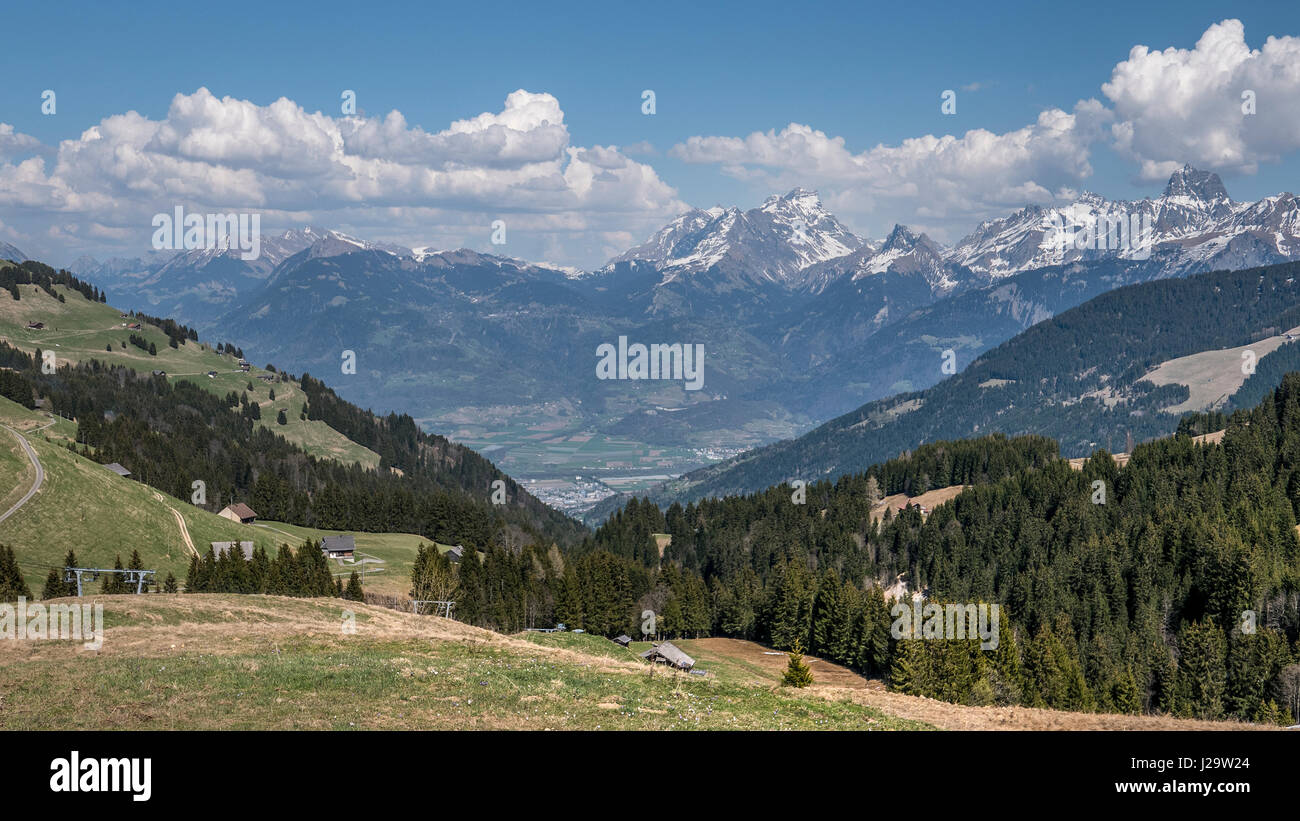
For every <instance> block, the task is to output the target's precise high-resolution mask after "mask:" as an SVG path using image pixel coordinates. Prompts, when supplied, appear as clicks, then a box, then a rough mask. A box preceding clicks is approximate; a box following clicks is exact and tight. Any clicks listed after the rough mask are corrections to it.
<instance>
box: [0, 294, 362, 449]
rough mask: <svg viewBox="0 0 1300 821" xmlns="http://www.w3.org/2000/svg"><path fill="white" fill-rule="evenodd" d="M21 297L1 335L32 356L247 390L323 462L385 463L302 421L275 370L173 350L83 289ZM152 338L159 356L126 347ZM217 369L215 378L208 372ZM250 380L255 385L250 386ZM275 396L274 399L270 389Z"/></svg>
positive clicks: (218, 390) (297, 396) (269, 419)
mask: <svg viewBox="0 0 1300 821" xmlns="http://www.w3.org/2000/svg"><path fill="white" fill-rule="evenodd" d="M18 288H19V293H20V294H21V299H18V300H14V299H11V298H9V297H8V296H6V295H0V340H4V341H6V342H8V343H9V344H10V345H13V346H15V347H17V348H21V349H23V350H24V351H26V352H27V353H34V352H35V350H36V349H38V348H39V349H41V350H45V351H54V353H55V356H56V360H57V362H58V363H59V364H64V363H67V362H88V361H90V360H91V359H98V360H99V361H100V362H106V363H109V364H113V365H125V366H127V367H130V368H133V369H135V371H136V372H137V373H142V374H149V373H150V372H152V371H155V370H161V371H166V372H167V378H168V379H170V380H172V381H173V382H177V381H188V382H193V383H195V384H196V385H198V386H200V387H202V388H203V389H204V390H207V391H209V392H211V393H214V394H217V395H218V396H225V395H226V394H227V393H229V392H231V391H234V392H235V393H237V394H238V393H245V392H246V393H247V394H248V398H249V401H250V402H253V401H255V402H257V403H258V406H259V408H260V409H261V412H262V418H261V420H259V422H258V424H259V425H260V426H262V427H265V428H269V429H271V430H273V431H274V432H275V433H277V434H279V435H281V436H283V437H284V438H285V439H287V440H288V441H290V442H292V443H294V444H296V445H298V446H299V447H301V448H302V449H303V450H305V451H307V452H308V453H310V454H312V455H313V456H316V457H318V458H323V459H333V460H335V461H339V462H342V463H344V464H349V463H352V462H358V463H360V464H361V465H362V466H363V467H365V468H368V469H372V470H373V469H375V468H377V467H378V466H379V454H377V453H375V452H374V451H372V450H370V449H368V448H365V447H362V446H361V445H359V444H357V443H356V442H353V441H352V440H350V439H348V438H347V437H346V436H344V435H343V434H341V433H339V432H338V431H336V430H334V429H333V428H331V427H330V426H329V425H327V424H325V423H324V422H321V421H319V420H306V419H301V418H300V415H301V412H302V404H303V402H304V400H305V397H304V396H303V394H302V389H301V387H300V386H299V385H298V384H297V383H291V382H275V383H268V382H266V381H264V380H262V379H260V378H259V377H261V376H273V374H272V373H271V372H270V371H267V370H265V369H263V368H258V367H256V366H252V367H251V368H250V370H249V371H248V372H243V371H240V370H239V367H238V364H237V360H236V359H235V357H233V356H230V355H226V354H218V353H217V352H216V351H215V350H214V349H212V348H210V347H209V346H207V345H205V344H203V343H200V342H195V341H193V340H189V341H187V342H186V343H185V344H184V345H180V346H178V347H176V348H172V347H171V346H170V345H169V344H168V338H167V335H166V334H164V333H163V332H162V331H161V330H160V329H159V328H157V327H155V326H153V325H149V324H145V323H142V327H141V328H140V329H138V330H130V329H129V328H127V325H128V323H131V322H135V321H137V320H133V319H130V318H123V317H122V315H121V313H120V312H119V311H118V310H117V309H116V308H114V307H112V306H110V305H105V304H103V303H99V302H91V301H89V300H87V299H86V298H85V297H84V296H83V295H82V294H81V292H79V291H75V290H72V289H70V288H65V287H63V286H56V287H55V290H56V292H58V293H60V294H62V295H63V298H64V300H65V301H64V302H59V301H58V300H57V299H54V298H53V297H51V296H50V295H49V294H47V293H45V291H43V290H42V289H41V288H39V287H37V286H35V285H20V286H18ZM37 319H39V320H40V321H42V322H44V323H45V326H46V327H45V328H44V329H42V330H33V329H30V328H28V327H27V323H28V322H30V321H32V320H37ZM132 334H134V335H136V336H138V337H141V338H143V339H144V340H145V341H147V342H150V343H153V345H154V348H155V350H156V351H157V353H156V354H155V355H150V354H149V353H148V351H144V350H141V349H140V348H138V347H136V346H135V345H131V344H128V342H127V339H128V337H129V336H130V335H132ZM209 372H213V374H214V375H213V376H208V373H209ZM250 384H251V385H252V387H251V388H250V387H249V385H250ZM272 389H274V390H275V393H276V396H275V399H274V400H272V399H271V398H270V394H271V390H272ZM281 410H283V411H284V412H285V418H286V424H284V425H280V424H278V423H277V422H276V417H277V415H278V414H279V412H280V411H281Z"/></svg>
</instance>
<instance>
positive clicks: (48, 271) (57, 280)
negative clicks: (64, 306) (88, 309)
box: [0, 259, 106, 302]
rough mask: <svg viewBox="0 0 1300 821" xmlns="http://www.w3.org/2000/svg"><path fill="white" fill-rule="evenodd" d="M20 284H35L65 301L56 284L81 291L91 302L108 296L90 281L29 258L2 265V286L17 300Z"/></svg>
mask: <svg viewBox="0 0 1300 821" xmlns="http://www.w3.org/2000/svg"><path fill="white" fill-rule="evenodd" d="M19 285H35V286H36V287H38V288H40V289H41V290H42V291H44V292H45V293H47V294H49V295H50V296H52V297H54V298H55V299H57V300H59V301H60V302H65V301H66V300H65V299H64V298H63V296H62V295H61V294H60V293H59V292H58V291H55V290H54V286H55V285H62V286H64V287H65V288H70V289H72V290H74V291H77V292H79V293H80V294H81V295H82V296H84V297H85V298H86V299H88V300H90V301H91V302H104V301H105V299H106V297H105V296H104V292H103V291H101V290H99V289H98V288H96V287H95V286H94V285H91V284H90V283H89V282H83V281H82V280H80V279H77V278H76V277H75V276H73V275H72V274H70V273H68V272H67V271H65V270H63V269H62V268H60V269H59V270H57V271H56V270H55V269H53V268H51V267H50V266H48V265H46V264H45V263H43V262H37V261H36V260H34V259H29V260H26V261H24V262H20V263H18V264H17V265H11V264H7V265H0V288H3V289H4V290H7V291H8V292H9V295H10V296H11V297H13V298H14V299H15V300H17V299H20V298H21V293H20V292H19V290H18V286H19Z"/></svg>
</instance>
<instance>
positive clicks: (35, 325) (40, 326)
mask: <svg viewBox="0 0 1300 821" xmlns="http://www.w3.org/2000/svg"><path fill="white" fill-rule="evenodd" d="M27 330H29V331H43V330H45V323H44V322H28V323H27Z"/></svg>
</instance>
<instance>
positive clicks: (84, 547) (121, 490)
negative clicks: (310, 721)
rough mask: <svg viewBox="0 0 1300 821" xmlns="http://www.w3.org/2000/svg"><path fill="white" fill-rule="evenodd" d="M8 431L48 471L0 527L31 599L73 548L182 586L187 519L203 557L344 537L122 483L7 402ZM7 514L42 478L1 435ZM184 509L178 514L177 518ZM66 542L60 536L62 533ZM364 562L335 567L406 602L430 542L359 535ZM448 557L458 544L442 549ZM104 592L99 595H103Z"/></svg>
mask: <svg viewBox="0 0 1300 821" xmlns="http://www.w3.org/2000/svg"><path fill="white" fill-rule="evenodd" d="M0 424H3V425H8V426H9V427H11V428H13V429H15V430H17V431H19V432H20V433H22V434H23V435H24V436H25V437H26V438H27V441H28V442H29V443H30V444H31V446H32V448H33V449H34V450H35V451H36V453H37V456H38V458H39V459H40V461H41V464H42V466H43V467H44V468H45V482H44V484H43V485H42V487H41V490H40V491H39V492H38V493H37V494H36V495H35V496H34V497H32V499H31V500H30V501H28V502H27V504H26V505H24V506H23V508H22V509H21V510H19V511H18V512H17V513H15V514H14V515H13V516H11V517H10V518H9V519H8V520H6V521H4V522H0V544H7V545H10V546H12V547H13V548H14V549H15V550H17V552H18V558H19V563H20V565H21V566H22V569H23V573H24V576H25V577H26V578H27V581H28V584H30V585H31V587H32V591H33V592H34V593H36V594H38V595H39V592H40V588H41V585H42V584H43V583H44V581H45V575H46V573H48V571H49V567H50V566H55V565H57V566H61V565H62V564H63V558H64V554H65V553H66V552H67V550H68V549H69V548H72V549H74V550H76V551H77V557H78V559H79V560H80V561H81V562H82V564H83V565H84V566H88V567H89V566H96V567H112V566H113V561H114V560H115V559H116V557H117V556H118V555H121V556H122V560H123V561H124V562H125V561H126V560H127V559H128V558H129V557H130V555H131V550H132V549H138V550H139V551H140V555H141V557H143V558H144V560H145V565H146V567H148V568H150V569H156V570H158V573H159V578H164V577H166V575H167V573H168V572H172V573H174V574H175V575H176V578H177V579H178V580H179V581H180V582H181V583H182V584H183V583H184V581H185V571H186V569H187V567H188V566H189V555H190V554H189V547H188V546H187V545H186V543H185V540H184V538H183V536H182V535H181V529H180V525H179V524H178V523H177V521H176V515H177V514H179V515H180V516H181V517H182V518H183V519H184V521H185V525H186V529H187V531H188V533H189V535H190V539H191V541H192V542H193V543H194V545H195V547H196V548H197V549H198V550H199V552H203V551H205V550H207V549H208V543H209V542H213V541H232V540H236V539H238V540H243V541H250V540H251V541H253V542H255V543H256V544H258V545H260V546H262V547H264V548H266V550H267V551H268V552H269V553H271V554H272V555H274V552H275V551H276V550H277V549H278V547H279V545H281V544H286V543H287V544H290V545H294V546H297V545H298V544H301V543H302V542H303V541H304V540H306V539H317V540H318V539H321V538H323V537H325V536H327V535H336V534H338V533H340V532H342V531H331V530H319V529H316V528H308V527H299V526H297V525H291V524H285V523H283V522H258V523H257V524H255V525H241V524H239V523H237V522H231V521H229V520H227V519H223V518H221V517H219V516H216V515H215V514H212V513H209V512H207V511H205V510H202V509H200V508H197V507H195V506H194V505H192V504H190V503H189V502H188V501H182V500H180V499H176V498H174V497H171V496H168V495H166V494H163V493H159V492H158V491H155V490H154V489H153V488H151V487H148V486H147V485H144V484H141V483H139V482H136V481H133V480H130V479H123V478H121V477H119V476H118V475H116V474H114V473H112V472H110V471H108V470H106V469H105V468H104V467H103V466H102V465H99V464H97V463H96V462H93V461H91V460H88V459H85V458H83V457H81V456H79V455H77V454H76V453H73V452H71V451H69V450H67V448H66V445H67V443H68V441H69V439H70V436H71V433H72V430H73V428H72V427H71V423H66V422H65V424H64V425H63V426H62V427H61V426H60V425H58V424H55V425H51V424H50V419H49V418H48V417H47V416H45V415H44V414H41V413H39V412H33V411H29V410H27V409H26V408H23V407H21V406H19V405H17V404H14V403H13V402H11V401H9V400H8V399H5V398H3V397H0ZM0 434H2V435H3V438H0V493H3V494H4V495H3V496H2V497H0V512H3V511H5V510H8V509H9V507H10V505H12V504H13V503H14V502H16V501H17V500H18V499H20V498H21V497H22V495H23V494H24V493H26V492H27V489H28V488H30V487H31V484H32V481H33V479H34V478H35V471H34V470H33V468H32V466H31V463H30V462H29V461H28V460H27V457H26V455H25V454H24V453H23V451H22V449H21V446H20V445H19V444H18V441H17V439H16V438H15V437H14V435H13V434H11V433H9V432H8V431H3V430H0ZM173 511H175V513H173ZM53 534H57V535H53ZM354 536H355V538H356V542H357V551H358V554H359V555H358V556H357V557H356V559H355V560H354V561H353V562H343V563H338V564H335V565H332V566H331V569H332V570H333V571H334V572H335V573H339V574H346V573H349V572H350V571H351V570H353V569H356V570H358V571H369V572H366V573H364V574H363V578H364V582H365V588H366V590H368V591H373V592H378V593H386V594H392V595H401V594H405V593H406V592H407V589H408V588H409V587H410V572H411V564H412V562H413V561H414V560H415V554H416V551H417V549H418V548H419V545H420V544H421V543H422V542H428V541H429V540H427V539H422V538H421V537H420V536H418V535H415V534H411V533H355V534H354ZM438 547H439V549H440V550H442V551H443V552H446V551H447V550H448V549H450V547H451V545H439V546H438ZM94 589H95V590H97V589H98V588H97V587H96V588H94Z"/></svg>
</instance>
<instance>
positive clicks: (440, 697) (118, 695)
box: [0, 594, 928, 730]
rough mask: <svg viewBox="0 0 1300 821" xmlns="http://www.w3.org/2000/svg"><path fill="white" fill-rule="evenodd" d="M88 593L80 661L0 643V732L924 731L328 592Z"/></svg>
mask: <svg viewBox="0 0 1300 821" xmlns="http://www.w3.org/2000/svg"><path fill="white" fill-rule="evenodd" d="M96 600H97V601H102V602H104V605H105V607H104V609H105V622H106V623H107V625H108V633H107V637H106V638H105V640H104V644H103V647H102V649H101V650H100V651H98V652H93V653H92V652H91V651H88V650H85V649H83V648H82V646H81V644H80V643H79V642H3V643H0V692H4V694H5V701H4V708H3V710H0V729H6V730H11V729H69V728H77V729H282V730H289V729H335V730H350V729H358V730H362V729H536V730H543V729H572V730H595V729H600V730H670V729H693V730H694V729H762V730H777V729H801V730H812V729H861V730H899V729H928V725H927V724H925V723H923V722H918V721H908V720H900V719H896V718H894V717H892V716H890V715H887V714H886V713H884V712H882V711H880V710H878V709H876V708H873V707H870V706H866V705H862V704H859V703H855V702H854V701H853V700H852V699H851V698H848V697H828V696H827V695H826V694H823V693H813V692H800V691H794V690H790V689H788V688H781V687H770V686H761V685H760V686H755V685H753V684H749V683H740V682H736V681H731V680H721V679H717V678H700V677H698V676H690V675H686V674H682V673H674V672H671V671H668V670H666V669H665V668H662V667H651V666H649V665H647V664H645V663H644V662H641V661H640V660H639V659H636V658H635V657H634V656H632V655H631V654H627V653H626V651H622V652H624V653H625V655H626V657H625V658H614V657H610V656H607V655H599V654H592V653H590V652H587V650H589V649H590V648H588V647H585V646H578V647H573V648H567V647H554V646H546V645H545V644H539V643H536V642H531V641H525V640H521V639H520V638H516V637H509V636H503V635H499V634H497V633H492V632H489V631H486V630H480V629H477V628H473V627H468V626H466V625H463V624H460V623H458V622H454V621H449V620H446V619H440V618H437V617H433V616H413V615H408V614H402V613H397V612H394V611H391V610H384V609H381V608H375V607H370V606H366V605H358V604H355V603H349V602H342V601H338V600H331V599H284V598H278V597H273V596H219V595H206V594H204V595H184V596H167V595H150V596H142V597H140V596H103V597H97V598H96ZM345 611H350V612H352V613H353V614H354V618H355V632H353V633H349V632H346V631H345V629H344V625H345V624H348V621H346V620H345V618H346V617H345ZM595 642H604V643H605V644H609V642H605V641H604V640H603V639H596V638H594V637H588V640H587V641H585V642H582V644H583V645H586V644H594V643H595ZM610 646H613V645H610Z"/></svg>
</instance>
